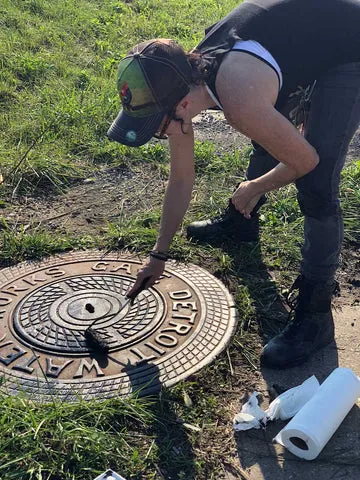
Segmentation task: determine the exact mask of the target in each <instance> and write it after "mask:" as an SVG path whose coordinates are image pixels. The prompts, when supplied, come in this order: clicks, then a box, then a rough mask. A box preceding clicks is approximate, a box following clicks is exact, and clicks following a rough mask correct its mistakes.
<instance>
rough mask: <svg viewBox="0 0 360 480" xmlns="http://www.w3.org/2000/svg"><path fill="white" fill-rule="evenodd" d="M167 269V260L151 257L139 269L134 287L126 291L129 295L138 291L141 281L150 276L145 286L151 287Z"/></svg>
mask: <svg viewBox="0 0 360 480" xmlns="http://www.w3.org/2000/svg"><path fill="white" fill-rule="evenodd" d="M164 269H165V262H164V261H163V260H158V259H157V258H153V257H151V258H150V261H149V262H148V263H147V264H146V265H145V266H144V267H143V268H142V269H141V270H139V271H138V274H137V278H136V282H135V283H134V285H133V286H132V288H131V289H130V290H129V291H128V292H127V293H126V295H127V296H131V294H132V293H134V292H136V291H137V290H138V289H139V288H140V285H141V283H142V282H143V280H144V279H145V278H148V280H147V282H146V283H145V285H144V288H149V287H151V286H152V285H154V283H155V282H156V280H158V279H159V277H160V276H161V275H162V274H163V272H164Z"/></svg>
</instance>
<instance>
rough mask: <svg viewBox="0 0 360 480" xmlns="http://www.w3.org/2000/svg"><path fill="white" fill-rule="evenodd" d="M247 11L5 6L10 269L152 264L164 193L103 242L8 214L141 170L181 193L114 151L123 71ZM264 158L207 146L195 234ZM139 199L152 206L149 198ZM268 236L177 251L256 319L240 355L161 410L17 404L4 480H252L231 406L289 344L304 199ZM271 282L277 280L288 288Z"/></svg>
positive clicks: (348, 196)
mask: <svg viewBox="0 0 360 480" xmlns="http://www.w3.org/2000/svg"><path fill="white" fill-rule="evenodd" d="M236 4H237V2H235V1H232V0H231V1H230V0H225V1H224V2H220V3H219V2H215V0H203V1H202V2H190V1H188V0H176V1H175V0H134V1H132V2H125V1H119V0H109V1H106V2H105V1H104V0H96V1H90V0H77V1H75V0H65V1H64V0H62V1H60V0H53V1H52V2H50V1H49V0H11V1H10V0H3V1H2V3H1V5H0V27H1V28H0V128H1V131H2V133H3V137H2V142H1V144H0V174H2V175H3V176H4V179H5V181H4V183H3V184H2V185H0V216H1V214H2V212H5V213H4V218H3V219H2V221H1V223H0V264H1V265H2V266H9V265H12V264H15V263H18V262H20V261H24V260H30V259H40V258H43V257H45V256H48V255H52V254H54V253H56V252H62V251H68V250H74V249H86V248H102V249H124V248H126V249H130V250H131V249H133V250H136V251H137V252H140V253H142V252H143V253H144V252H146V251H147V250H149V249H150V248H152V246H153V244H154V240H155V238H156V235H157V228H158V222H159V218H160V211H161V210H160V209H161V203H160V200H159V199H160V197H161V195H159V193H161V192H159V190H161V189H163V187H164V186H163V185H157V187H158V188H157V190H158V191H157V193H156V195H154V198H153V199H150V200H149V205H148V206H146V207H142V208H140V207H139V208H137V209H135V211H134V210H132V211H131V214H130V213H128V212H127V211H126V209H124V211H123V212H122V213H121V215H119V217H118V219H116V220H114V221H111V222H108V223H107V224H106V225H104V226H103V231H100V229H99V230H98V231H96V233H92V234H87V233H81V232H80V233H79V232H77V233H71V232H67V231H66V230H64V231H61V232H60V231H58V230H56V229H55V230H51V229H50V228H49V226H48V225H46V224H42V223H41V222H37V223H35V222H22V220H21V219H16V220H14V217H11V216H9V215H8V213H9V211H10V209H11V206H12V204H15V203H17V202H20V203H21V202H23V203H24V204H25V205H27V202H28V203H29V204H30V203H31V202H34V204H35V205H38V203H36V202H38V201H39V202H40V200H41V199H42V198H43V197H44V196H49V194H51V195H52V196H53V195H56V194H59V193H61V192H64V191H66V189H67V188H68V187H70V186H73V187H76V185H77V184H80V182H82V180H83V179H84V178H89V177H91V178H92V177H96V175H97V174H99V175H100V174H101V172H103V171H107V170H108V169H109V170H111V171H121V169H122V168H128V169H130V170H131V169H133V168H134V166H136V168H138V169H139V170H140V171H141V169H143V172H145V174H147V175H148V177H149V182H150V181H153V182H155V181H157V179H161V180H162V181H163V182H164V183H165V180H166V178H167V174H168V171H169V165H168V150H167V147H166V146H164V145H162V144H161V143H158V142H156V143H150V144H148V145H146V146H144V147H141V148H139V149H129V148H127V147H122V146H120V145H116V144H114V143H111V142H109V141H108V140H107V139H106V138H105V133H106V130H107V128H108V126H109V125H110V122H111V121H112V119H113V118H114V116H115V115H116V114H117V111H118V108H119V101H118V96H117V93H116V89H115V76H116V65H117V62H118V60H119V58H120V57H121V56H122V55H123V54H124V53H125V52H126V51H127V50H128V49H129V48H131V47H132V45H133V44H135V43H136V42H138V41H140V40H143V39H148V38H152V37H155V36H163V37H168V38H169V37H170V38H175V39H177V40H179V41H180V43H182V44H183V45H184V46H185V48H191V47H193V46H194V45H195V44H196V42H197V41H198V40H199V39H200V38H201V36H202V32H203V28H204V27H205V26H208V25H210V24H211V23H214V22H215V21H216V20H218V19H219V18H221V17H222V16H223V15H224V14H225V13H227V12H228V11H229V10H230V9H231V8H232V7H233V6H235V5H236ZM249 153H250V149H249V148H246V149H245V150H243V151H239V150H238V149H233V150H230V151H224V150H222V149H221V148H220V147H219V146H218V145H214V144H213V143H211V142H201V143H196V146H195V156H196V174H197V183H196V185H195V188H194V195H193V200H192V203H191V207H190V209H189V211H188V214H187V216H186V218H185V220H184V225H185V224H187V223H188V222H190V221H192V220H195V219H199V218H204V217H208V216H212V215H216V214H219V213H220V212H221V211H222V210H223V208H224V206H226V203H227V199H228V196H229V192H230V191H231V189H232V188H233V185H234V184H236V183H237V181H239V180H240V179H241V178H242V176H243V173H244V170H245V168H246V164H247V160H248V157H249ZM154 172H156V175H154ZM224 172H225V173H224ZM155 177H156V178H155ZM359 183H360V162H359V161H357V162H356V161H355V162H353V163H352V164H350V165H348V166H347V167H346V168H345V170H344V172H343V177H342V187H341V198H342V204H343V210H344V222H345V241H346V246H348V247H349V248H352V246H354V245H358V244H359V242H360V231H359V225H360V213H359V204H360V194H359V192H360V188H359ZM209 185H211V191H210V192H209ZM138 189H139V191H142V190H143V189H144V185H143V184H139V185H138ZM60 198H62V197H60ZM39 199H40V200H39ZM39 204H41V202H40V203H39ZM5 217H6V218H5ZM260 220H261V226H262V233H261V240H262V241H261V246H260V245H257V244H244V245H240V246H239V245H237V244H233V243H231V242H230V243H228V244H226V245H224V244H219V245H218V246H213V247H210V246H207V247H203V246H198V245H196V244H194V243H191V242H189V241H188V240H187V239H186V238H185V236H184V234H183V233H184V232H183V230H181V231H180V232H179V234H178V235H176V237H175V239H174V242H173V246H172V250H171V253H172V256H173V257H174V258H175V259H178V260H181V261H184V262H188V261H191V262H194V263H197V264H199V265H201V266H203V267H204V268H207V269H208V270H209V271H211V272H212V273H213V274H214V275H216V276H217V277H218V278H220V279H221V280H222V281H223V282H224V283H225V285H226V286H227V287H228V288H229V290H230V291H231V293H232V294H233V297H234V299H235V301H236V305H237V308H238V310H239V312H241V316H240V322H239V327H238V330H237V333H236V335H235V337H234V339H233V341H232V343H231V345H230V346H229V349H228V350H227V352H224V353H223V354H222V355H220V356H219V357H218V358H217V359H216V360H215V361H214V362H213V363H212V364H211V365H210V366H208V367H206V368H204V369H203V370H202V371H201V372H200V373H198V374H197V375H196V376H193V377H192V378H190V379H188V380H187V381H186V382H181V383H180V384H178V385H177V386H175V387H173V388H172V389H170V390H165V391H164V392H163V393H162V394H161V395H160V397H156V398H150V399H140V398H137V396H136V395H134V396H133V397H131V398H129V399H127V400H122V399H118V398H114V399H112V400H107V401H101V402H82V401H79V402H78V403H77V404H65V403H64V404H63V403H60V402H58V401H57V400H56V399H54V401H53V402H52V403H49V404H45V405H39V404H36V403H34V402H32V401H31V399H29V398H26V397H23V396H19V397H7V396H4V395H2V396H1V397H0V405H1V409H0V427H1V428H0V478H1V479H4V480H8V479H9V480H10V479H18V480H40V479H41V480H75V479H76V480H91V479H93V478H95V476H96V475H98V474H100V473H101V472H103V471H105V470H106V469H108V468H113V469H114V470H116V471H118V472H119V473H121V474H122V475H123V476H124V477H126V478H127V479H128V480H130V479H149V480H150V479H163V478H166V479H179V480H181V479H192V478H196V479H206V480H211V479H218V478H221V476H222V474H223V472H224V469H227V470H230V471H232V472H233V474H234V475H235V476H237V478H242V472H241V471H240V470H238V469H237V466H236V462H234V461H233V459H234V458H236V451H235V447H234V445H233V443H231V441H232V431H231V413H230V411H229V404H231V402H232V401H233V399H234V397H236V399H237V400H238V398H239V396H241V395H242V394H243V393H244V390H246V389H247V388H252V385H251V382H252V379H253V378H254V372H255V370H256V369H257V368H258V352H259V336H262V335H264V333H266V334H267V335H271V334H273V333H274V332H275V331H277V330H278V329H279V328H280V326H281V324H282V322H283V321H284V319H285V316H286V314H285V312H284V311H279V294H280V296H281V294H282V290H285V289H286V288H288V287H289V285H290V284H291V282H292V280H293V279H294V276H295V275H296V270H297V267H298V262H299V259H300V247H301V242H302V225H303V220H302V216H301V214H300V211H299V208H298V205H297V202H296V193H295V188H294V187H293V186H289V187H286V188H283V189H282V190H281V191H279V192H276V193H272V194H270V195H269V200H268V202H267V204H266V205H265V206H264V207H263V208H262V210H261V219H260ZM274 238H276V242H275V241H274ZM269 270H270V271H273V272H275V273H276V274H277V278H278V279H279V280H278V282H277V284H275V282H274V281H273V280H272V278H271V277H270V276H269V273H268V272H269ZM234 370H235V372H236V375H233V374H232V373H233V371H234ZM199 429H200V431H199Z"/></svg>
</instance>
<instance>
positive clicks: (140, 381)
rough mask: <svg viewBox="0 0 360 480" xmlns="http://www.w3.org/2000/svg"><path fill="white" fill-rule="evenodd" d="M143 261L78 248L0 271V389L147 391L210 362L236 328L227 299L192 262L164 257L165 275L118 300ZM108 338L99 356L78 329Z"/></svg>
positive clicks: (44, 395)
mask: <svg viewBox="0 0 360 480" xmlns="http://www.w3.org/2000/svg"><path fill="white" fill-rule="evenodd" d="M141 267H142V261H141V260H140V259H139V258H138V257H134V256H131V255H129V254H127V253H112V254H107V255H102V254H101V253H100V252H93V251H92V252H76V253H70V254H65V255H60V256H56V257H51V258H50V259H48V260H46V261H43V262H40V263H38V262H36V263H24V264H20V265H18V266H16V267H12V268H6V269H4V270H2V271H0V373H1V376H2V383H1V387H0V388H1V391H3V392H7V393H9V394H17V393H18V392H19V391H24V392H25V393H26V394H28V395H31V397H32V398H35V399H37V400H50V398H52V397H53V396H54V395H55V396H56V397H59V398H61V399H62V400H67V401H74V400H76V399H78V398H79V397H82V398H85V399H91V398H99V399H102V398H108V397H112V396H117V395H128V394H130V393H131V392H133V391H138V390H139V389H141V393H142V394H149V393H152V392H155V391H157V390H159V389H160V387H161V386H162V385H166V386H170V385H173V384H174V383H176V382H177V381H179V380H181V379H184V378H186V377H187V376H189V375H190V374H192V373H194V372H195V371H197V370H199V369H200V368H202V367H203V366H204V365H206V364H208V363H210V362H211V361H212V360H213V359H214V357H215V356H216V355H217V354H219V352H221V351H222V350H223V349H224V348H225V347H226V345H227V343H228V342H229V340H230V337H231V335H232V334H233V332H234V329H235V327H236V310H235V307H234V302H233V300H232V297H231V296H230V294H229V293H228V291H227V290H226V289H225V287H224V286H223V285H222V283H220V282H219V280H217V279H216V278H214V277H213V276H212V275H211V274H210V273H208V272H207V271H206V270H204V269H202V268H200V267H197V266H195V265H189V264H188V265H185V264H175V263H171V262H168V264H167V266H166V271H165V272H164V275H163V278H162V279H161V280H160V281H159V282H157V284H156V285H154V286H153V287H151V288H150V289H148V290H144V291H143V292H141V293H140V294H139V296H138V297H137V299H136V300H135V303H134V304H133V305H132V306H131V305H130V304H129V305H127V306H125V308H122V306H123V305H124V302H125V300H126V296H125V295H126V292H127V290H128V289H129V287H130V286H131V285H132V284H133V283H134V280H135V277H136V274H137V272H138V270H139V269H140V268H141ZM94 320H96V323H95V326H94V328H95V329H96V330H97V331H98V333H100V334H101V335H103V336H105V337H106V338H107V341H108V343H109V346H110V350H109V353H108V354H107V355H104V354H99V353H98V352H96V351H93V350H91V349H89V348H88V346H87V344H86V342H85V339H84V331H85V330H86V328H87V327H88V326H89V325H91V324H92V323H93V322H94Z"/></svg>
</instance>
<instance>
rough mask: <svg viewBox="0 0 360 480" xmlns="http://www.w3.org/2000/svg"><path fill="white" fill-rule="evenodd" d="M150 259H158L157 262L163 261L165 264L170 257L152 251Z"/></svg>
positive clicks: (157, 251)
mask: <svg viewBox="0 0 360 480" xmlns="http://www.w3.org/2000/svg"><path fill="white" fill-rule="evenodd" d="M149 255H150V257H152V258H156V259H157V260H162V261H163V262H166V260H168V259H169V255H168V254H167V253H164V252H159V250H151V252H149Z"/></svg>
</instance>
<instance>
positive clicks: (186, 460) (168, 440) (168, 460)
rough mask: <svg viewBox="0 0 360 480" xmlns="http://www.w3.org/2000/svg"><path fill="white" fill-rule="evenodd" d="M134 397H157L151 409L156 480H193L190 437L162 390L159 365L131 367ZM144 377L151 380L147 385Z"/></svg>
mask: <svg viewBox="0 0 360 480" xmlns="http://www.w3.org/2000/svg"><path fill="white" fill-rule="evenodd" d="M125 370H126V372H127V374H128V376H129V379H130V384H131V389H132V393H133V394H135V395H140V396H143V395H156V397H154V403H153V405H152V406H151V407H150V408H151V410H152V413H153V416H154V421H153V423H152V425H151V426H150V429H149V431H148V433H149V435H150V437H152V438H153V443H152V446H151V447H150V448H154V447H155V448H156V449H157V455H156V456H157V459H158V463H155V470H156V476H155V477H154V478H156V479H164V480H182V479H184V480H185V479H186V480H191V479H194V478H195V476H196V468H195V462H194V453H193V450H192V446H191V443H190V441H189V438H188V434H187V432H186V431H185V429H184V427H183V425H182V422H181V420H180V419H179V417H178V416H177V414H176V412H175V410H174V400H173V399H172V398H171V394H170V392H168V391H167V390H162V382H161V380H160V372H159V368H158V366H157V365H155V364H153V363H150V362H142V363H141V365H136V366H128V367H126V369H125ZM144 375H145V376H146V378H147V379H148V380H147V381H146V380H145V382H144Z"/></svg>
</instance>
